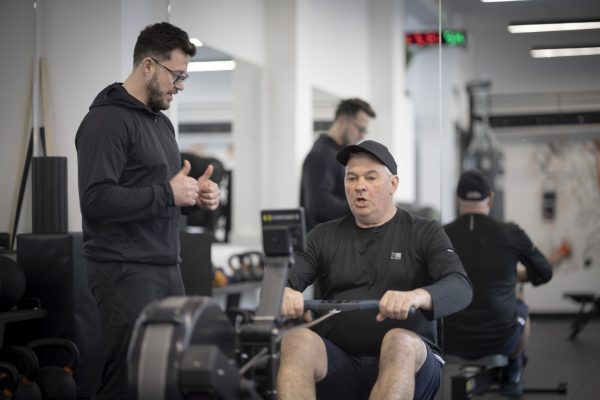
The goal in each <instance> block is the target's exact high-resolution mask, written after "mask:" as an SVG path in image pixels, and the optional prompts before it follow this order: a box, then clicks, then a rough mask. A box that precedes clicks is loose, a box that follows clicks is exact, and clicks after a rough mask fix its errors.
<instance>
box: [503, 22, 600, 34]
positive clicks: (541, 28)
mask: <svg viewBox="0 0 600 400" xmlns="http://www.w3.org/2000/svg"><path fill="white" fill-rule="evenodd" d="M507 29H508V31H509V32H510V33H530V32H556V31H577V30H583V29H600V21H581V22H577V21H572V22H544V23H542V22H540V23H519V24H517V23H513V24H510V25H509V26H508V27H507Z"/></svg>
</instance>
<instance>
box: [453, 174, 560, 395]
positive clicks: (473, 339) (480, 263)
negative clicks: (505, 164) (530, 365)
mask: <svg viewBox="0 0 600 400" xmlns="http://www.w3.org/2000/svg"><path fill="white" fill-rule="evenodd" d="M456 195H457V198H458V208H459V214H460V216H459V217H458V219H456V220H455V221H454V222H452V223H450V224H448V225H446V226H444V228H445V230H446V233H447V234H448V237H449V238H450V240H451V241H452V244H453V245H454V248H455V249H456V252H457V253H458V255H459V257H460V259H461V260H462V262H463V264H464V266H465V269H466V271H467V274H468V275H469V279H471V283H472V285H473V302H472V303H471V304H470V305H469V307H467V308H466V309H464V310H462V311H460V312H458V313H456V314H454V315H451V316H449V317H447V318H445V319H444V347H445V351H446V353H448V354H454V355H458V356H460V357H462V358H467V359H474V358H480V357H483V356H486V355H491V354H505V355H508V356H509V365H508V366H507V367H505V368H504V369H503V371H502V374H501V376H500V379H501V381H500V383H501V389H500V392H501V394H504V395H509V396H512V395H514V396H518V395H520V394H521V393H522V391H523V384H522V379H521V378H522V371H523V366H524V362H525V359H524V349H525V343H526V341H527V338H528V335H529V318H528V308H527V305H526V304H525V303H524V302H523V300H522V299H521V298H518V297H519V296H517V292H516V290H515V288H516V284H517V282H526V281H529V282H531V283H532V284H533V285H540V284H542V283H545V282H548V281H549V280H550V278H551V277H552V266H551V265H550V263H549V262H548V260H547V259H546V257H544V255H543V254H542V253H540V251H539V250H538V249H537V248H536V247H535V246H534V245H533V243H532V242H531V240H530V239H529V237H528V236H527V234H526V233H525V232H524V231H523V230H522V229H521V228H519V226H517V225H515V224H512V223H503V222H499V221H496V220H494V219H493V218H491V217H490V216H489V215H488V214H489V212H490V209H491V207H492V203H493V201H494V193H493V192H492V190H491V186H490V183H489V181H488V180H487V179H486V178H485V176H484V175H483V174H482V173H481V172H478V171H467V172H465V173H463V174H462V176H461V177H460V180H459V182H458V187H457V190H456ZM519 262H520V263H522V265H521V264H518V263H519Z"/></svg>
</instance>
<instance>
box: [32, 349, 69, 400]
mask: <svg viewBox="0 0 600 400" xmlns="http://www.w3.org/2000/svg"><path fill="white" fill-rule="evenodd" d="M28 347H29V348H30V349H32V350H33V351H35V353H36V354H37V356H38V359H39V360H40V369H39V370H38V377H37V383H38V385H39V387H40V391H41V392H42V399H44V400H75V399H76V398H77V383H76V382H75V378H74V377H73V374H74V373H75V367H76V366H77V364H78V363H79V348H78V347H77V345H75V343H73V342H72V341H70V340H69V339H61V338H43V339H36V340H34V341H33V342H31V343H29V345H28ZM59 352H60V353H63V354H65V353H66V354H67V357H66V359H67V361H66V362H62V363H61V362H60V361H56V360H57V359H58V360H63V359H64V357H62V358H59V357H58V356H57V353H59ZM50 353H51V355H52V364H55V365H45V364H46V360H47V358H48V355H49V354H50ZM56 364H58V365H56Z"/></svg>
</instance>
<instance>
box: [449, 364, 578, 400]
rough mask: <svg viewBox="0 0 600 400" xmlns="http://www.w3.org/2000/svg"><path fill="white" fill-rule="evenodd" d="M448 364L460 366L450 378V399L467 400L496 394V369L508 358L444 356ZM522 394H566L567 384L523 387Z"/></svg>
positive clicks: (502, 365)
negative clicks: (489, 393)
mask: <svg viewBox="0 0 600 400" xmlns="http://www.w3.org/2000/svg"><path fill="white" fill-rule="evenodd" d="M444 358H445V360H446V362H447V363H448V364H456V365H460V370H459V373H458V374H456V375H452V377H451V378H450V383H451V385H452V387H451V399H452V400H469V399H471V398H472V397H473V396H480V395H482V394H484V393H487V392H497V391H498V389H497V387H496V383H497V382H496V380H495V376H494V375H495V372H497V371H496V368H501V367H504V366H506V365H508V356H506V355H504V354H491V355H489V356H485V357H481V358H478V359H464V358H461V357H458V356H455V355H448V354H447V355H445V356H444ZM523 393H554V394H558V395H561V394H563V395H566V394H567V384H566V383H565V382H560V383H558V384H557V385H556V387H548V388H529V387H524V388H523Z"/></svg>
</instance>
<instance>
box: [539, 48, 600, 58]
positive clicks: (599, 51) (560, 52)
mask: <svg viewBox="0 0 600 400" xmlns="http://www.w3.org/2000/svg"><path fill="white" fill-rule="evenodd" d="M529 53H530V54H531V56H532V57H533V58H552V57H574V56H596V55H600V47H571V48H548V49H531V50H530V51H529Z"/></svg>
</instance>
